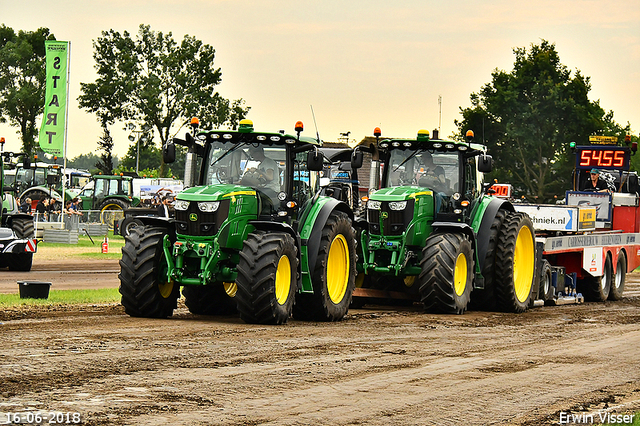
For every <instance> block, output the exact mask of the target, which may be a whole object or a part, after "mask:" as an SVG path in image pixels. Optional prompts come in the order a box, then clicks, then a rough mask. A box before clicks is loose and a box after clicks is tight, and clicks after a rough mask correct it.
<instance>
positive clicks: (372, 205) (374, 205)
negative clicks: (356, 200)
mask: <svg viewBox="0 0 640 426" xmlns="http://www.w3.org/2000/svg"><path fill="white" fill-rule="evenodd" d="M380 207H382V201H374V200H369V201H367V208H368V209H371V210H380Z"/></svg>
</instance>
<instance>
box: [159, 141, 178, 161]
mask: <svg viewBox="0 0 640 426" xmlns="http://www.w3.org/2000/svg"><path fill="white" fill-rule="evenodd" d="M162 161H164V162H165V163H167V164H169V163H173V162H174V161H176V146H175V144H174V143H173V141H167V142H166V143H165V144H164V145H163V146H162Z"/></svg>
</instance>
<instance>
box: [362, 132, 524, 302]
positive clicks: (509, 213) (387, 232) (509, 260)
mask: <svg viewBox="0 0 640 426" xmlns="http://www.w3.org/2000/svg"><path fill="white" fill-rule="evenodd" d="M374 134H375V136H376V143H375V144H371V145H370V146H369V147H366V146H360V147H358V148H356V149H357V150H367V151H369V152H372V154H373V158H374V160H375V161H374V164H373V166H372V167H373V168H374V169H375V173H376V176H377V178H376V179H375V180H376V182H375V184H374V185H375V186H374V188H377V190H375V191H372V192H371V194H370V197H369V200H368V201H367V215H366V220H365V219H362V220H359V221H356V229H358V236H359V237H358V245H359V250H358V255H359V258H360V259H359V262H358V271H359V275H358V278H357V282H356V287H357V288H356V290H355V291H354V304H360V305H361V304H363V303H366V302H367V301H370V300H371V299H370V298H382V299H386V298H400V299H409V300H419V301H422V303H423V304H424V306H425V308H426V309H427V310H428V311H430V312H438V313H454V314H461V313H463V312H464V311H465V310H467V309H468V308H469V306H473V307H474V308H480V309H498V310H502V311H509V312H522V311H524V310H526V309H527V307H528V306H529V303H530V301H531V295H532V289H533V285H534V267H535V263H536V260H535V259H536V246H535V234H534V229H533V225H532V222H531V220H530V218H529V217H528V216H527V215H526V214H524V213H518V212H516V211H515V210H514V208H513V206H512V205H511V204H510V203H509V202H508V201H506V200H503V199H500V198H496V197H494V196H491V195H490V194H488V193H487V190H488V188H489V187H490V186H491V185H490V184H484V183H483V173H487V172H489V171H491V165H492V159H491V157H490V156H489V155H487V154H486V147H484V146H483V145H479V144H475V143H472V142H471V141H472V138H473V132H468V134H467V141H465V142H461V141H445V140H440V139H437V137H436V138H433V139H432V138H430V137H429V132H428V131H426V130H421V131H420V132H418V135H417V137H416V138H415V139H380V135H381V132H380V129H379V128H376V129H375V131H374ZM472 290H473V292H472Z"/></svg>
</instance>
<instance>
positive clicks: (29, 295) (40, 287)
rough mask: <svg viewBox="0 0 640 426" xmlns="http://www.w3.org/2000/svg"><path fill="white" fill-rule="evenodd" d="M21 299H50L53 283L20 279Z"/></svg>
mask: <svg viewBox="0 0 640 426" xmlns="http://www.w3.org/2000/svg"><path fill="white" fill-rule="evenodd" d="M18 286H19V288H20V299H48V298H49V289H50V288H51V283H46V282H42V281H18Z"/></svg>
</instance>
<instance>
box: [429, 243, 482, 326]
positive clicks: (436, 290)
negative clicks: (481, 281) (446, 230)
mask: <svg viewBox="0 0 640 426" xmlns="http://www.w3.org/2000/svg"><path fill="white" fill-rule="evenodd" d="M420 267H421V268H422V271H421V272H420V275H419V277H418V281H419V283H420V299H421V300H422V303H423V304H424V308H425V310H426V311H428V312H434V313H443V314H463V313H464V312H465V311H466V310H467V307H468V305H469V301H470V298H471V287H472V284H473V272H474V261H473V249H472V247H471V242H470V241H469V239H468V238H466V237H465V236H463V235H459V234H434V235H431V236H430V237H429V238H427V242H426V245H425V247H424V249H423V250H422V260H421V261H420Z"/></svg>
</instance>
